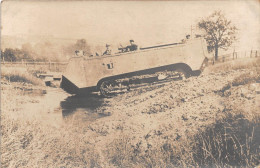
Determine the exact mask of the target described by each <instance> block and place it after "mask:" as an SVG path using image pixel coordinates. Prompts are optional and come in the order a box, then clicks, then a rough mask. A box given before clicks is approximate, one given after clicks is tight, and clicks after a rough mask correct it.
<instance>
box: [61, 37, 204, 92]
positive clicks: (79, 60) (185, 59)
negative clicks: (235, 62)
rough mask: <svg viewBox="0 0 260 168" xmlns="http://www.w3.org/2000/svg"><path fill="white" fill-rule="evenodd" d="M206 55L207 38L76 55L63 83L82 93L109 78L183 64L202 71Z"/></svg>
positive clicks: (71, 90) (73, 90)
mask: <svg viewBox="0 0 260 168" xmlns="http://www.w3.org/2000/svg"><path fill="white" fill-rule="evenodd" d="M206 57H208V52H207V47H206V42H205V41H204V40H203V39H194V40H190V41H188V42H186V43H184V44H178V45H165V46H163V47H157V48H156V47H155V48H149V49H145V50H137V51H133V52H127V53H118V54H114V55H110V56H101V57H95V58H86V57H73V58H71V59H70V61H69V63H68V66H67V68H66V70H65V72H64V73H63V77H62V82H61V87H62V88H63V89H64V90H65V91H67V92H69V93H75V94H78V93H80V92H82V91H83V90H84V91H89V92H92V91H98V86H99V83H100V82H101V81H103V80H106V79H116V78H121V77H131V76H134V75H141V74H147V73H153V72H156V71H160V70H167V69H171V68H173V69H174V68H177V67H181V66H182V67H185V68H186V69H187V70H190V71H198V70H200V68H201V65H202V63H203V61H204V60H205V58H206Z"/></svg>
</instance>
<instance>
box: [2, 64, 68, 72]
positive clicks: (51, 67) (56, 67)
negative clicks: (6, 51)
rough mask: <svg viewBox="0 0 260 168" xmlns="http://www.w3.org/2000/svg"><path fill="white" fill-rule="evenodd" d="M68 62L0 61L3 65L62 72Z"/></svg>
mask: <svg viewBox="0 0 260 168" xmlns="http://www.w3.org/2000/svg"><path fill="white" fill-rule="evenodd" d="M67 64H68V62H51V61H46V62H36V61H29V62H28V61H21V62H9V61H8V62H6V61H1V66H3V67H24V68H32V69H34V68H35V69H36V68H37V69H43V70H47V71H54V72H62V71H63V70H65V68H66V66H67Z"/></svg>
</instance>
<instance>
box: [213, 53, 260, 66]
mask: <svg viewBox="0 0 260 168" xmlns="http://www.w3.org/2000/svg"><path fill="white" fill-rule="evenodd" d="M257 57H260V53H259V50H251V51H239V52H232V53H228V54H224V55H219V56H218V60H215V58H213V59H211V60H210V61H209V64H212V65H214V64H216V63H221V62H228V61H232V60H236V59H241V58H257Z"/></svg>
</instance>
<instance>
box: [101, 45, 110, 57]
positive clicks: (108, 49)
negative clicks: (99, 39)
mask: <svg viewBox="0 0 260 168" xmlns="http://www.w3.org/2000/svg"><path fill="white" fill-rule="evenodd" d="M106 48H107V49H106V51H105V52H104V53H103V55H111V49H110V45H109V44H106Z"/></svg>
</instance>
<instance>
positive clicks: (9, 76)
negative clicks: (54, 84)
mask: <svg viewBox="0 0 260 168" xmlns="http://www.w3.org/2000/svg"><path fill="white" fill-rule="evenodd" d="M1 78H2V79H5V80H7V81H9V82H21V83H28V84H33V85H43V82H42V80H40V79H38V78H36V77H35V76H33V75H32V74H30V73H28V72H27V71H26V70H24V69H21V70H19V69H15V68H2V69H1Z"/></svg>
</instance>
